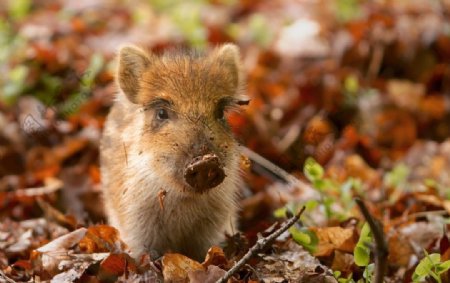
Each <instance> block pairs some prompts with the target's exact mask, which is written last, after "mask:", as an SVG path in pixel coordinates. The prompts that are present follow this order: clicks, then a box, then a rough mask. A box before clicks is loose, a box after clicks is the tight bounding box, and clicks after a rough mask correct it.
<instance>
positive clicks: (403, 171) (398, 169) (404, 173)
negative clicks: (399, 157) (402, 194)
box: [384, 164, 410, 188]
mask: <svg viewBox="0 0 450 283" xmlns="http://www.w3.org/2000/svg"><path fill="white" fill-rule="evenodd" d="M409 174H410V170H409V168H408V167H407V166H406V165H404V164H398V165H396V166H395V167H394V169H392V171H391V172H389V173H387V174H386V175H385V176H384V184H385V185H386V186H388V187H394V188H396V187H398V186H400V185H401V184H404V183H405V182H406V180H407V179H408V176H409Z"/></svg>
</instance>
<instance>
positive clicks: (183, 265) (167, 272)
mask: <svg viewBox="0 0 450 283" xmlns="http://www.w3.org/2000/svg"><path fill="white" fill-rule="evenodd" d="M162 266H163V276H164V282H168V283H170V282H173V283H175V282H189V273H190V272H194V271H196V270H202V271H204V270H205V269H204V268H203V266H202V265H201V264H200V263H199V262H197V261H195V260H193V259H190V258H188V257H186V256H184V255H181V254H170V253H168V254H165V255H164V257H163V259H162Z"/></svg>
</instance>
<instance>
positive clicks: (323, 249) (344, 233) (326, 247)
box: [310, 227, 358, 257]
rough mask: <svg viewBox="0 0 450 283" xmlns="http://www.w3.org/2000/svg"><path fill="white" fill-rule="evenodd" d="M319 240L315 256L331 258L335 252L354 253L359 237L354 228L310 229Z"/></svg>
mask: <svg viewBox="0 0 450 283" xmlns="http://www.w3.org/2000/svg"><path fill="white" fill-rule="evenodd" d="M310 229H311V230H312V231H313V232H314V233H316V235H317V237H318V238H319V243H318V244H317V250H316V251H315V252H314V256H318V257H319V256H329V255H331V254H332V253H333V252H334V251H335V250H339V251H343V252H349V253H351V252H353V249H354V248H355V245H356V243H357V242H358V235H357V233H356V231H355V229H353V228H341V227H325V228H315V227H313V228H310Z"/></svg>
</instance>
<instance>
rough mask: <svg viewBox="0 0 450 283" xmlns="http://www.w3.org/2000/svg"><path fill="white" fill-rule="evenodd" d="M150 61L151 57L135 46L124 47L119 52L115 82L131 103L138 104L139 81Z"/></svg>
mask: <svg viewBox="0 0 450 283" xmlns="http://www.w3.org/2000/svg"><path fill="white" fill-rule="evenodd" d="M151 61H152V56H151V55H149V54H147V53H146V52H145V51H144V50H142V49H140V48H138V47H136V46H125V47H122V48H121V49H120V51H119V68H118V70H117V82H118V84H119V87H120V89H121V90H122V91H123V92H124V93H125V95H126V96H127V98H128V100H130V101H131V102H132V103H138V99H137V95H138V92H139V80H140V79H141V76H142V74H143V73H144V71H145V69H146V68H148V66H150V64H151Z"/></svg>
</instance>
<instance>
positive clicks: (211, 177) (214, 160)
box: [184, 154, 225, 193]
mask: <svg viewBox="0 0 450 283" xmlns="http://www.w3.org/2000/svg"><path fill="white" fill-rule="evenodd" d="M223 179H225V172H224V171H223V166H222V165H221V163H220V160H219V157H217V155H215V154H205V155H201V156H197V157H195V158H193V159H192V161H191V162H190V163H189V164H188V165H187V166H186V168H185V169H184V180H185V181H186V183H188V184H189V185H190V186H191V187H192V188H193V189H194V190H195V191H196V192H199V193H202V192H204V191H206V190H209V189H212V188H214V187H216V186H218V185H219V184H220V183H222V182H223Z"/></svg>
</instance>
